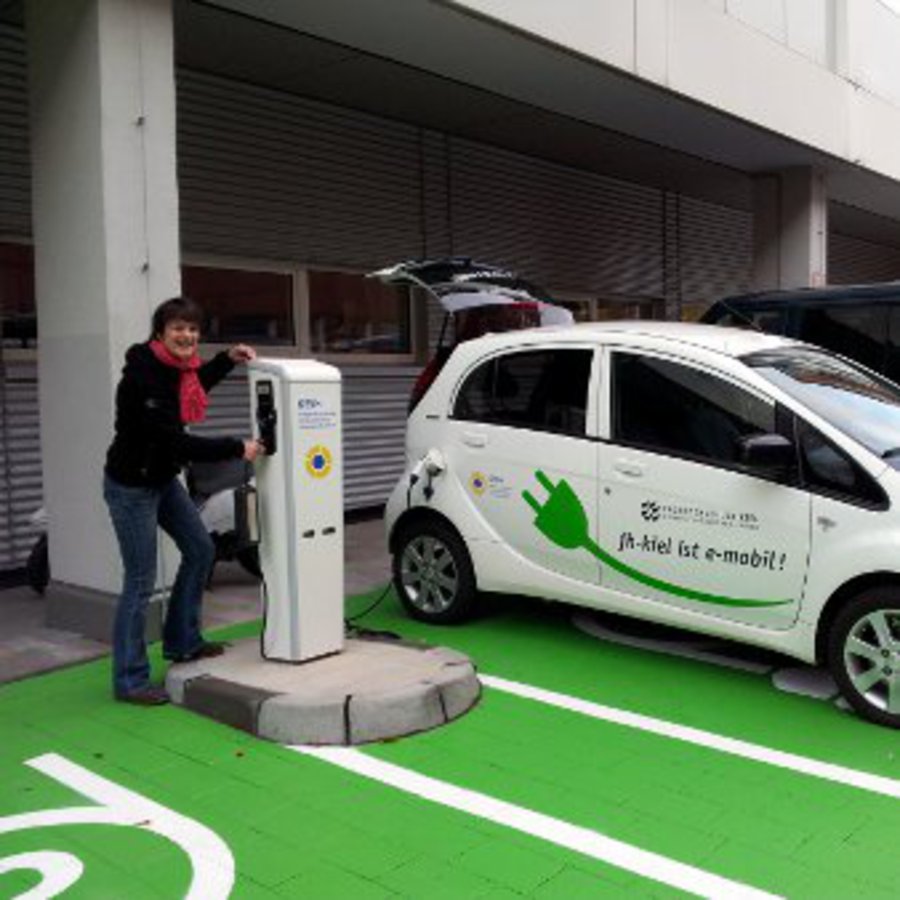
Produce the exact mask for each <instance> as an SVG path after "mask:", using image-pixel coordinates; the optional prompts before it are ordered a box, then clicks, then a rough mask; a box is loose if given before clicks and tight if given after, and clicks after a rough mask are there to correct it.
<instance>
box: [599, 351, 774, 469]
mask: <svg viewBox="0 0 900 900" xmlns="http://www.w3.org/2000/svg"><path fill="white" fill-rule="evenodd" d="M612 375H613V381H612V390H613V438H614V440H616V441H621V442H623V443H628V444H635V445H637V446H641V447H646V448H647V449H649V450H657V451H663V452H665V453H669V454H672V455H674V456H688V457H692V458H696V459H700V460H704V461H709V462H713V463H717V464H725V465H734V464H736V463H737V462H738V460H739V453H740V449H739V444H738V439H739V438H740V437H742V436H744V435H747V434H759V433H771V432H774V431H775V430H776V429H775V406H774V404H772V403H767V402H766V401H764V400H762V399H760V398H758V397H756V396H754V395H753V394H750V393H748V392H747V391H745V390H743V389H741V388H739V387H737V386H736V385H733V384H731V383H730V382H728V381H724V380H723V379H721V378H719V377H717V376H715V375H711V374H710V373H708V372H704V371H702V370H700V369H694V368H692V367H689V366H684V365H681V364H679V363H674V362H670V361H669V360H665V359H659V358H657V357H652V356H639V355H636V354H632V353H614V354H613V368H612Z"/></svg>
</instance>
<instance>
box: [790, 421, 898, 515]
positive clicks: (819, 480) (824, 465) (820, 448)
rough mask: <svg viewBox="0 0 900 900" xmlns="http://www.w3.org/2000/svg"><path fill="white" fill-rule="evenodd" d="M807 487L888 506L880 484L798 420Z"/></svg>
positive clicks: (874, 505) (826, 439)
mask: <svg viewBox="0 0 900 900" xmlns="http://www.w3.org/2000/svg"><path fill="white" fill-rule="evenodd" d="M797 438H798V443H799V445H800V462H801V466H802V467H803V482H804V486H805V487H806V488H807V489H808V490H811V491H816V492H818V493H825V494H828V495H829V496H836V497H838V498H839V499H846V500H847V501H849V502H851V503H859V504H862V505H863V506H872V507H877V508H881V507H884V506H885V505H886V503H887V498H886V496H885V493H884V491H883V490H882V489H881V488H880V487H879V485H878V484H877V482H876V481H875V480H874V479H873V478H872V477H871V476H870V475H869V474H868V473H867V472H866V471H865V470H864V469H863V468H862V467H861V466H860V465H859V464H858V463H856V462H855V461H854V460H853V459H851V458H850V457H849V456H848V455H847V454H846V453H844V451H843V450H841V448H840V447H838V446H837V445H836V444H835V443H833V442H832V441H830V440H829V439H828V438H827V437H825V435H823V434H822V433H821V432H820V431H819V430H818V429H817V428H814V427H813V426H812V425H810V424H809V423H808V422H804V421H803V420H802V419H800V418H798V419H797Z"/></svg>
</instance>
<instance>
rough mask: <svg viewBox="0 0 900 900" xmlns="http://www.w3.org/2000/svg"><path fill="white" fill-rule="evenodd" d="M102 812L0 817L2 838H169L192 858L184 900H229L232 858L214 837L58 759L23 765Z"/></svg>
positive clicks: (56, 756)
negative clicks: (106, 833)
mask: <svg viewBox="0 0 900 900" xmlns="http://www.w3.org/2000/svg"><path fill="white" fill-rule="evenodd" d="M26 765H28V766H31V768H33V769H37V770H38V771H39V772H43V773H44V774H45V775H47V776H49V777H50V778H53V779H55V780H56V781H58V782H60V783H61V784H64V785H66V787H70V788H72V790H74V791H77V792H78V793H79V794H82V795H83V796H85V797H87V798H88V799H90V800H93V801H94V802H95V803H99V804H100V806H81V807H66V808H62V809H47V810H40V811H37V812H30V813H19V814H16V815H12V816H5V817H0V834H8V833H10V832H13V831H20V830H22V829H26V828H44V827H48V826H51V825H75V824H82V825H124V826H133V827H136V828H142V829H144V830H146V831H150V832H153V833H154V834H158V835H160V836H161V837H164V838H167V839H168V840H170V841H172V842H173V843H174V844H176V845H177V846H178V847H180V848H181V849H182V850H183V851H184V852H185V853H186V854H187V855H188V857H189V858H190V861H191V866H192V869H193V877H192V879H191V884H190V887H189V889H188V893H187V894H186V895H185V900H227V898H228V897H229V896H230V894H231V888H232V886H233V885H234V857H233V856H232V855H231V851H230V850H229V849H228V845H227V844H226V843H225V842H224V841H223V840H222V839H221V838H220V837H219V836H218V835H217V834H216V833H215V832H214V831H211V830H210V829H209V828H207V827H206V826H205V825H201V824H200V823H199V822H195V821H194V820H193V819H189V818H187V817H186V816H182V815H180V814H179V813H176V812H174V811H173V810H171V809H169V808H168V807H165V806H162V805H161V804H159V803H155V802H154V801H153V800H148V799H147V798H146V797H142V796H141V795H140V794H138V793H135V792H134V791H130V790H128V788H124V787H122V786H121V785H119V784H116V783H115V782H113V781H109V780H107V779H106V778H102V777H101V776H100V775H95V774H94V773H93V772H91V771H90V770H88V769H85V768H83V767H82V766H79V765H77V764H76V763H73V762H70V761H69V760H67V759H66V758H65V757H63V756H60V755H59V754H57V753H45V754H44V755H43V756H36V757H34V758H33V759H29V760H27V761H26Z"/></svg>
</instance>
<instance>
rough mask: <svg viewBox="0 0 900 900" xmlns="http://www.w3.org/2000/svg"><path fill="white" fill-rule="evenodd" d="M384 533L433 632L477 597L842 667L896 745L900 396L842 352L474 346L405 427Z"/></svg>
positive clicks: (449, 366) (710, 342)
mask: <svg viewBox="0 0 900 900" xmlns="http://www.w3.org/2000/svg"><path fill="white" fill-rule="evenodd" d="M406 452H407V460H408V464H407V470H406V472H405V474H404V475H403V476H402V477H401V479H400V481H399V483H398V484H397V486H396V488H395V489H394V492H393V494H392V495H391V498H390V500H389V503H388V507H387V513H386V524H387V529H388V537H389V543H390V548H391V551H392V554H393V560H394V580H395V585H396V589H397V592H398V594H399V596H400V599H401V601H402V602H403V604H404V605H405V607H406V609H407V610H408V612H409V613H410V614H411V615H412V616H414V617H415V618H417V619H421V620H424V621H427V622H434V623H447V622H455V621H459V620H462V619H464V618H465V617H466V616H468V615H469V614H470V613H472V611H473V609H474V607H475V605H476V602H477V598H478V592H479V591H493V592H504V593H511V594H524V595H532V596H540V597H544V598H548V599H552V600H560V601H565V602H569V603H574V604H579V605H581V606H586V607H594V608H597V609H605V610H612V611H615V612H617V613H622V614H626V615H629V616H634V617H637V618H643V619H651V620H654V621H657V622H664V623H668V624H670V625H675V626H679V627H681V628H688V629H693V630H695V631H699V632H705V633H707V634H713V635H718V636H721V637H726V638H731V639H734V640H738V641H743V642H746V643H749V644H755V645H757V646H761V647H768V648H772V649H775V650H778V651H782V652H784V653H787V654H790V655H791V656H794V657H797V658H799V659H802V660H805V661H807V662H810V663H812V662H817V661H818V662H826V663H827V664H828V665H829V666H830V668H831V670H832V672H833V674H834V676H835V678H836V679H837V681H838V683H839V685H840V687H841V690H842V692H843V693H844V695H845V697H846V698H847V700H848V701H849V702H850V703H851V704H852V705H853V706H854V707H855V709H856V710H857V711H858V712H859V713H860V714H861V715H863V716H865V717H866V718H868V719H871V720H873V721H875V722H879V723H881V724H884V725H888V726H891V727H894V728H896V727H898V726H900V472H898V468H900V387H898V386H897V385H895V384H893V383H892V382H889V381H886V380H884V379H882V378H881V377H880V376H878V375H876V374H874V373H872V372H870V371H868V370H867V369H864V368H862V367H860V366H859V365H858V364H856V363H853V362H850V361H848V360H846V359H843V358H841V357H838V356H835V355H834V354H832V353H829V352H827V351H824V350H821V349H819V348H816V347H812V346H810V345H806V344H801V343H798V342H796V341H789V340H786V339H783V338H779V337H775V336H771V335H765V334H760V333H756V332H747V331H738V330H734V329H727V328H721V327H714V326H706V325H689V324H682V323H673V322H638V321H631V322H618V323H605V324H589V325H575V326H572V327H565V328H535V329H531V330H527V331H518V332H508V333H505V334H498V335H488V336H486V337H482V338H478V339H476V340H472V341H468V342H466V343H463V344H460V345H459V346H458V347H457V348H456V349H455V350H454V352H453V354H452V355H451V356H450V358H449V360H448V361H447V362H446V364H445V365H444V367H443V369H442V370H441V371H440V373H439V374H438V376H437V378H436V379H435V381H434V382H433V384H432V385H431V386H430V388H429V389H428V391H427V392H426V393H425V395H424V397H422V399H421V400H420V401H419V402H418V404H417V405H416V406H415V408H414V409H413V411H412V413H411V414H410V417H409V424H408V431H407V448H406Z"/></svg>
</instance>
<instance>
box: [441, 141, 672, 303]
mask: <svg viewBox="0 0 900 900" xmlns="http://www.w3.org/2000/svg"><path fill="white" fill-rule="evenodd" d="M449 166H450V171H449V178H450V222H451V234H452V238H453V252H454V253H459V254H462V255H472V256H477V257H479V258H484V259H487V260H488V261H490V262H493V263H498V264H502V265H506V266H509V267H510V268H513V269H515V270H516V271H518V272H521V273H522V274H524V275H526V276H527V277H529V278H531V279H533V280H534V281H536V282H538V283H542V284H544V285H546V286H548V287H552V288H553V289H555V290H558V291H573V292H579V293H586V292H590V293H594V294H597V295H601V294H623V295H636V296H646V297H659V298H661V297H662V293H663V255H662V254H663V246H662V224H661V223H662V192H661V191H659V190H656V189H655V188H649V187H642V186H640V185H636V184H631V183H628V182H624V181H618V180H616V179H612V178H606V177H604V176H602V175H596V174H593V173H591V172H584V171H579V170H576V169H570V168H567V167H565V166H561V165H558V164H556V163H551V162H547V161H545V160H540V159H535V158H533V157H528V156H522V155H521V154H517V153H511V152H508V151H505V150H499V149H497V148H493V147H487V146H484V145H480V144H475V143H472V142H470V141H464V140H458V139H454V140H452V141H451V153H450V157H449Z"/></svg>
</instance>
